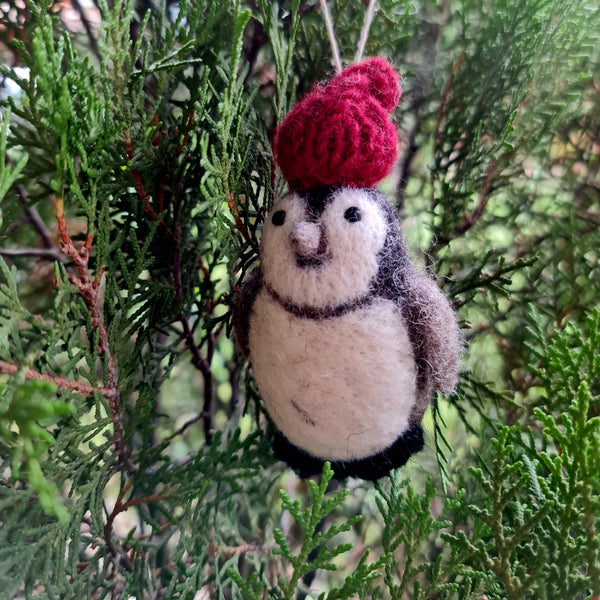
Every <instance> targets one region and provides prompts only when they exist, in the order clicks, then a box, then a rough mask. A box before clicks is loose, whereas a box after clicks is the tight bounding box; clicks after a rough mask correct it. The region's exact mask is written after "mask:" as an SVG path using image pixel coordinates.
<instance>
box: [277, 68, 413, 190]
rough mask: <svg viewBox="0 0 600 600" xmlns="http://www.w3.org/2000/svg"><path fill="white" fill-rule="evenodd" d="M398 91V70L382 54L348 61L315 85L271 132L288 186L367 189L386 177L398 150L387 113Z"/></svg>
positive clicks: (295, 187)
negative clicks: (325, 81)
mask: <svg viewBox="0 0 600 600" xmlns="http://www.w3.org/2000/svg"><path fill="white" fill-rule="evenodd" d="M401 91H402V90H401V87H400V83H399V78H398V74H397V73H396V71H395V70H394V69H393V67H392V66H391V65H390V64H389V63H388V62H387V61H386V60H385V59H382V58H372V59H369V60H366V61H364V62H362V63H359V64H355V65H352V66H350V67H348V68H346V69H344V70H343V71H342V72H341V73H340V74H339V75H337V76H336V77H334V78H333V79H331V80H330V81H329V82H328V83H327V84H319V85H316V86H315V87H314V88H313V90H312V91H311V92H309V93H308V94H307V95H306V96H305V97H304V98H303V99H302V100H301V101H300V102H299V103H298V104H297V105H296V106H295V107H294V108H293V109H292V111H291V112H290V113H289V114H288V115H287V116H286V118H285V119H284V121H283V122H282V124H281V125H280V126H279V128H278V130H277V132H276V136H275V156H276V160H277V163H278V164H279V167H280V168H281V171H282V173H283V176H284V177H285V179H286V180H287V181H288V183H289V184H290V186H291V187H292V188H293V189H295V190H298V191H304V190H309V189H312V188H315V187H318V186H327V185H343V186H346V187H356V188H361V187H367V188H368V187H372V186H374V185H375V184H377V183H378V182H379V181H381V180H382V179H383V178H384V177H386V176H387V175H388V174H389V172H390V171H391V169H392V166H393V164H394V162H395V160H396V156H397V151H398V133H397V131H396V127H395V126H394V124H393V123H392V122H391V121H390V120H389V118H388V115H389V113H391V112H392V111H393V110H394V108H395V107H396V104H397V103H398V101H399V99H400V94H401Z"/></svg>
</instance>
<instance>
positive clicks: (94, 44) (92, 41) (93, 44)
mask: <svg viewBox="0 0 600 600" xmlns="http://www.w3.org/2000/svg"><path fill="white" fill-rule="evenodd" d="M71 4H72V5H73V8H74V9H75V10H76V11H77V12H78V13H79V18H80V19H81V23H82V24H83V27H84V29H85V32H86V34H87V36H88V42H89V45H90V49H91V50H92V52H93V53H94V54H95V55H96V58H98V60H99V61H100V62H102V53H101V52H100V48H99V47H98V40H96V36H95V35H94V31H93V30H92V25H91V23H90V20H89V19H88V17H87V14H86V12H85V9H84V8H83V6H81V3H80V2H79V0H71Z"/></svg>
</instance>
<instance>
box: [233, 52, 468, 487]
mask: <svg viewBox="0 0 600 600" xmlns="http://www.w3.org/2000/svg"><path fill="white" fill-rule="evenodd" d="M400 92H401V90H400V85H399V79H398V75H397V74H396V72H395V71H394V69H393V68H392V67H391V65H390V64H389V63H388V62H387V61H385V60H383V59H370V60H366V61H364V62H362V63H360V64H355V65H352V66H351V67H348V68H347V69H345V70H343V71H342V72H341V73H340V74H338V75H337V76H335V77H334V78H333V79H332V80H331V81H329V83H327V84H325V85H317V86H316V87H315V88H314V89H313V90H312V91H311V92H310V93H309V94H308V95H307V96H306V97H304V98H303V99H302V100H301V101H300V102H299V103H298V104H297V105H296V106H295V108H294V109H293V110H292V111H291V112H290V113H289V114H288V115H287V117H286V118H285V120H284V121H283V123H282V124H281V126H280V127H279V128H278V130H277V132H276V138H275V156H276V160H277V162H278V164H279V167H280V168H281V171H282V173H283V175H284V177H285V179H286V180H287V182H288V184H289V186H290V188H291V191H290V193H289V194H287V195H286V196H284V197H283V198H281V199H280V200H278V201H277V202H275V204H274V206H273V207H272V209H271V211H270V213H269V215H268V216H267V218H266V221H265V224H264V229H263V232H262V239H261V246H260V266H259V267H258V268H256V269H255V270H254V271H253V272H252V273H251V274H250V275H249V276H248V277H247V278H246V280H245V281H244V283H243V285H242V287H241V290H240V292H239V294H238V296H237V298H236V300H235V306H234V335H235V340H236V343H237V346H238V348H239V349H240V350H241V352H243V353H244V355H246V356H247V357H248V358H249V360H250V364H251V368H252V373H253V376H254V378H255V380H256V383H257V385H258V388H259V390H260V393H261V395H262V398H263V400H264V404H265V407H266V409H267V411H268V413H269V415H270V417H271V419H272V421H273V424H274V425H275V427H276V429H277V432H276V434H275V441H274V450H275V452H276V454H277V455H278V456H279V457H280V458H281V459H283V460H285V461H287V462H288V464H289V465H290V466H291V467H292V468H293V469H295V470H296V472H297V473H298V474H299V475H300V476H301V477H307V476H310V475H313V474H317V473H320V472H321V470H322V467H323V463H324V462H325V461H330V462H331V465H332V468H333V470H334V472H335V476H336V477H337V478H344V477H347V476H354V477H361V478H363V479H371V480H372V479H377V478H379V477H382V476H384V475H386V474H388V473H389V471H390V470H391V469H392V468H395V467H399V466H401V465H403V464H404V463H405V462H406V461H407V460H408V458H409V457H410V456H411V455H412V454H414V453H415V452H417V451H419V450H421V448H422V447H423V430H422V428H421V419H422V417H423V414H424V412H425V410H426V408H427V406H428V403H429V400H430V398H431V396H432V394H433V392H434V390H436V389H437V390H440V391H442V392H444V393H446V394H448V393H451V392H452V391H453V389H454V387H455V385H456V382H457V378H458V363H459V348H460V343H459V334H458V328H457V325H456V318H455V315H454V313H453V311H452V309H451V307H450V304H449V303H448V300H447V299H446V297H445V296H444V295H443V294H442V292H441V291H440V290H439V289H438V287H437V285H436V284H435V283H434V281H433V280H432V279H430V278H429V277H428V276H427V275H424V274H422V273H419V272H417V271H416V270H415V268H414V267H413V266H412V265H411V263H410V261H409V258H408V255H407V252H406V249H405V247H404V244H403V242H402V238H401V234H400V228H399V224H398V221H397V219H396V217H395V215H394V212H393V210H392V208H391V206H390V204H389V203H388V202H387V200H386V199H385V197H384V196H383V195H382V194H380V193H379V192H378V191H376V190H375V189H373V186H374V185H376V184H377V183H378V182H379V181H380V180H381V179H383V178H384V177H385V176H386V175H387V174H388V173H389V171H390V170H391V168H392V166H393V163H394V161H395V159H396V152H397V144H398V137H397V133H396V129H395V127H394V125H393V124H392V123H391V121H390V120H389V118H388V115H389V113H390V112H391V111H393V109H394V107H395V106H396V104H397V102H398V100H399V97H400Z"/></svg>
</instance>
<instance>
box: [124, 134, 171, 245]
mask: <svg viewBox="0 0 600 600" xmlns="http://www.w3.org/2000/svg"><path fill="white" fill-rule="evenodd" d="M125 152H126V153H127V157H128V158H129V160H131V159H133V142H132V140H131V135H130V133H129V131H126V133H125ZM131 176H132V177H133V181H134V183H135V190H136V192H137V193H138V196H139V197H140V199H141V200H143V202H144V212H145V213H146V214H147V215H148V216H149V217H150V218H151V219H152V220H153V221H156V220H157V219H158V217H159V214H158V213H157V212H156V211H155V210H154V209H153V208H152V205H151V204H150V200H151V198H152V196H151V195H150V194H149V193H148V192H147V191H146V188H145V186H144V181H143V180H142V175H141V173H140V172H139V171H138V170H137V169H131ZM160 227H161V228H163V230H164V231H165V233H166V234H167V236H169V237H173V232H172V231H171V230H170V229H169V227H167V225H166V224H165V222H164V219H163V220H161V221H160Z"/></svg>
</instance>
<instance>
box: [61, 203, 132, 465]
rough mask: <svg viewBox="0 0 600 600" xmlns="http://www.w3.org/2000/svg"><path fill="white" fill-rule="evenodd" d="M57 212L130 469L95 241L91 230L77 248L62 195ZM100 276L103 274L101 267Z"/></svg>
mask: <svg viewBox="0 0 600 600" xmlns="http://www.w3.org/2000/svg"><path fill="white" fill-rule="evenodd" d="M55 212H56V221H57V223H58V231H59V234H60V239H61V251H62V253H63V254H64V255H65V256H68V257H69V258H71V260H73V262H74V264H75V267H76V269H77V275H74V274H72V273H69V274H68V277H69V281H70V282H71V283H72V284H73V285H75V287H76V288H77V292H78V294H79V295H80V297H81V298H82V299H83V302H84V303H85V305H86V308H87V309H88V311H89V312H90V317H91V324H92V328H93V329H94V330H95V331H96V333H97V335H98V343H99V350H100V353H101V356H103V357H104V360H105V365H106V370H107V382H106V383H107V385H106V391H105V393H104V394H103V396H104V397H105V398H106V399H107V401H108V407H109V409H110V413H111V420H112V424H113V436H114V444H115V450H116V452H117V456H118V457H119V462H120V463H121V464H122V465H125V466H127V467H128V468H130V465H129V453H130V451H129V450H128V449H127V447H126V443H125V439H124V436H123V416H122V414H121V397H120V393H119V388H118V375H117V365H116V363H115V359H114V357H113V356H112V353H111V350H110V344H109V342H108V333H107V331H106V327H105V326H104V317H103V312H102V307H101V305H100V302H99V293H98V291H99V284H100V278H99V276H98V277H97V278H96V279H95V280H92V279H91V278H90V275H89V272H88V260H89V252H90V248H91V246H92V241H93V239H92V235H91V234H89V233H88V235H87V237H86V240H85V244H84V245H83V247H82V248H81V249H80V250H79V251H78V250H77V249H76V248H75V246H74V244H73V241H72V240H71V237H70V236H69V233H68V231H67V223H66V219H65V213H64V203H63V199H62V197H61V196H60V195H56V196H55ZM98 275H100V270H99V272H98Z"/></svg>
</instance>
